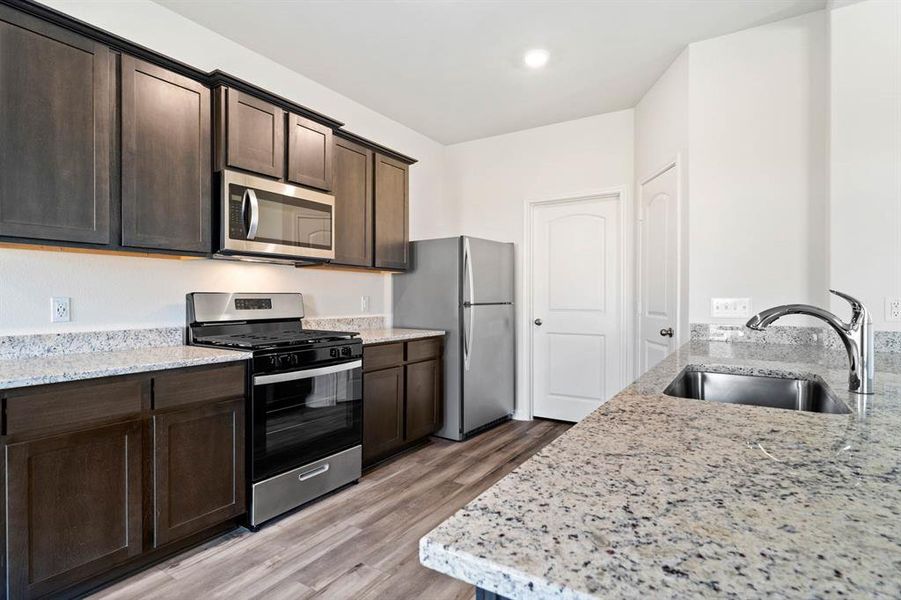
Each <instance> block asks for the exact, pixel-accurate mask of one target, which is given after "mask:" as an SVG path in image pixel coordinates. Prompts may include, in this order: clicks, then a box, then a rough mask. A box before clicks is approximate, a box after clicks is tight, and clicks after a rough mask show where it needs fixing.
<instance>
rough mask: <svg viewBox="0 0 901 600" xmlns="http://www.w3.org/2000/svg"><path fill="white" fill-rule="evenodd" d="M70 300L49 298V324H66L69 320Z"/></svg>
mask: <svg viewBox="0 0 901 600" xmlns="http://www.w3.org/2000/svg"><path fill="white" fill-rule="evenodd" d="M71 302H72V299H71V298H65V297H60V298H50V322H51V323H68V322H69V321H71V320H72V318H71V314H72V313H71Z"/></svg>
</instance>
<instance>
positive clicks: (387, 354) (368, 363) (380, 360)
mask: <svg viewBox="0 0 901 600" xmlns="http://www.w3.org/2000/svg"><path fill="white" fill-rule="evenodd" d="M402 364H404V345H403V343H399V344H383V345H381V346H364V347H363V370H364V371H375V370H377V369H386V368H388V367H396V366H397V365H402Z"/></svg>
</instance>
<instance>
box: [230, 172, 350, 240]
mask: <svg viewBox="0 0 901 600" xmlns="http://www.w3.org/2000/svg"><path fill="white" fill-rule="evenodd" d="M246 189H247V188H245V187H243V186H240V185H236V184H231V185H230V186H229V200H230V201H231V205H232V206H235V205H238V206H240V203H241V201H242V199H243V197H244V191H245V190H246ZM254 193H255V194H256V197H257V201H258V202H259V213H260V214H259V225H258V226H257V233H256V237H254V241H256V242H262V243H264V244H281V245H283V246H297V247H299V248H317V249H321V250H331V248H332V207H331V206H329V205H328V204H322V203H319V202H313V201H310V200H301V199H300V198H293V197H291V196H282V195H279V194H274V193H272V192H267V191H264V190H254ZM239 210H240V209H239Z"/></svg>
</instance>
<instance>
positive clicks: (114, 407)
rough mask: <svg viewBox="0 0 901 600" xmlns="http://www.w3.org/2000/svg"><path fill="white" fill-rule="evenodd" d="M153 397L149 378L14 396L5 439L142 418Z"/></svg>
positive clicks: (8, 408) (62, 386) (70, 385)
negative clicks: (145, 403) (145, 401)
mask: <svg viewBox="0 0 901 600" xmlns="http://www.w3.org/2000/svg"><path fill="white" fill-rule="evenodd" d="M149 396H150V378H128V379H114V380H107V381H105V382H103V383H97V382H87V383H86V382H77V383H68V384H65V383H64V384H55V385H52V386H47V387H45V388H42V389H39V390H34V391H31V390H23V391H21V392H13V393H12V394H10V395H9V397H7V399H6V431H5V432H4V433H5V434H6V435H13V434H17V433H20V432H23V431H34V430H45V429H53V430H74V429H78V428H79V427H81V426H82V425H84V424H85V423H90V422H91V421H101V420H104V421H109V420H111V419H114V418H116V417H124V416H127V415H132V414H140V412H141V408H142V401H143V399H144V398H145V397H147V398H148V399H149Z"/></svg>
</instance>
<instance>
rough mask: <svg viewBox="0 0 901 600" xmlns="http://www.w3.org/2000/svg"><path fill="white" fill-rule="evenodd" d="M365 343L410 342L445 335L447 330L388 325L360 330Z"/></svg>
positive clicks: (366, 344) (365, 344)
mask: <svg viewBox="0 0 901 600" xmlns="http://www.w3.org/2000/svg"><path fill="white" fill-rule="evenodd" d="M358 333H359V334H360V339H361V340H363V345H364V346H368V345H370V344H384V343H387V342H408V341H410V340H417V339H422V338H429V337H435V336H441V337H444V334H445V333H447V332H446V331H442V330H440V329H405V328H401V327H387V328H383V329H360V330H358Z"/></svg>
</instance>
